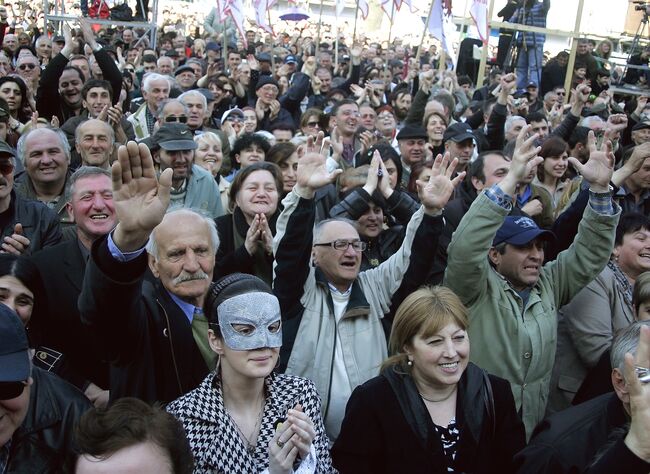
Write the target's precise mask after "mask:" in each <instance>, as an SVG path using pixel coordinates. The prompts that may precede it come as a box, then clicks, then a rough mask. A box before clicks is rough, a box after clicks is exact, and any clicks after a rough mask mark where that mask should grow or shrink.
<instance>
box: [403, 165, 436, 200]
mask: <svg viewBox="0 0 650 474" xmlns="http://www.w3.org/2000/svg"><path fill="white" fill-rule="evenodd" d="M432 166H433V161H420V162H418V163H414V164H413V165H411V174H410V176H409V184H408V186H407V188H406V191H407V192H408V193H409V195H411V197H412V198H413V199H417V196H418V186H417V182H418V181H427V180H428V179H429V176H431V168H432Z"/></svg>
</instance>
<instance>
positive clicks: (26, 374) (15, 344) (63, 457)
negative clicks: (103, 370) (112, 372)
mask: <svg viewBox="0 0 650 474" xmlns="http://www.w3.org/2000/svg"><path fill="white" fill-rule="evenodd" d="M0 341H2V344H0V472H3V473H4V472H63V468H64V465H65V462H66V461H69V459H71V457H72V456H73V455H74V450H73V440H72V437H73V434H74V426H75V424H76V423H77V421H78V420H79V418H80V417H81V415H82V414H83V413H85V412H86V411H87V410H89V409H90V408H91V407H92V405H91V404H90V402H89V401H88V399H87V398H86V397H84V396H83V395H82V394H81V392H79V391H78V390H77V389H76V388H75V387H73V386H72V385H70V384H68V383H67V382H65V381H63V380H62V379H60V378H58V377H57V376H55V375H53V374H50V373H49V372H46V371H43V370H40V369H38V368H32V364H31V360H30V351H29V344H28V342H27V334H26V333H25V328H24V327H23V325H22V322H21V321H20V319H19V318H18V316H17V315H16V313H14V312H13V311H12V310H11V309H9V307H7V306H5V305H4V304H0Z"/></svg>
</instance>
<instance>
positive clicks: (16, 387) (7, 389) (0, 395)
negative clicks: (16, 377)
mask: <svg viewBox="0 0 650 474" xmlns="http://www.w3.org/2000/svg"><path fill="white" fill-rule="evenodd" d="M26 386H27V384H26V383H25V382H24V381H20V382H0V400H13V399H14V398H17V397H19V396H20V395H21V394H22V393H23V390H25V387H26Z"/></svg>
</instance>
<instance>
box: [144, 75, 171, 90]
mask: <svg viewBox="0 0 650 474" xmlns="http://www.w3.org/2000/svg"><path fill="white" fill-rule="evenodd" d="M155 81H165V82H167V87H169V88H170V89H171V87H172V83H171V81H170V80H169V77H167V76H163V75H162V74H158V73H157V72H148V73H147V74H145V75H144V77H143V79H142V90H144V91H145V92H151V83H152V82H155Z"/></svg>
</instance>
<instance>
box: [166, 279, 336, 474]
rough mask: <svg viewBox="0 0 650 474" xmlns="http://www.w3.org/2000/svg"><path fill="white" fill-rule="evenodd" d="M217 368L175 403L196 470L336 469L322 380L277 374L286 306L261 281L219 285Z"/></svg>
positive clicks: (213, 293)
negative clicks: (319, 390)
mask: <svg viewBox="0 0 650 474" xmlns="http://www.w3.org/2000/svg"><path fill="white" fill-rule="evenodd" d="M204 311H205V315H206V317H207V318H208V322H209V329H208V342H209V344H210V348H211V349H212V350H213V351H214V353H215V356H216V358H217V363H216V368H215V370H214V371H213V372H212V373H210V374H209V375H208V376H207V377H206V379H205V380H204V382H203V383H202V384H201V385H200V386H199V387H198V388H196V389H194V390H192V391H191V392H189V393H188V394H186V395H184V396H182V397H181V398H179V399H178V400H176V401H174V402H172V403H170V404H169V405H168V406H167V411H168V412H170V413H171V414H172V415H174V416H175V417H176V418H178V419H179V420H180V421H181V423H182V424H183V426H184V427H185V431H186V433H187V438H188V441H189V442H190V446H191V449H192V453H193V454H194V464H195V467H194V472H196V473H208V472H227V473H231V472H232V473H235V472H237V473H239V472H241V473H253V472H268V473H269V474H279V473H282V474H284V473H289V472H295V473H296V474H300V473H314V472H318V473H323V474H327V473H331V472H335V471H334V469H333V468H332V464H331V458H330V454H329V441H328V439H327V436H326V434H325V429H324V427H323V422H322V415H321V405H320V398H319V396H318V393H317V392H316V387H315V386H314V384H313V383H312V382H311V381H309V380H307V379H303V378H301V377H296V376H292V375H285V374H277V373H275V372H274V370H273V369H274V368H275V367H276V365H277V364H278V362H279V360H278V358H279V352H280V346H281V345H282V320H281V317H280V304H279V302H278V300H277V298H276V297H275V296H274V295H273V292H272V291H271V288H270V287H269V286H268V285H266V284H265V283H264V282H263V281H261V280H260V279H259V278H256V277H254V276H251V275H244V274H241V273H236V274H233V275H228V276H227V277H225V278H223V279H221V280H219V281H218V282H216V283H213V284H212V286H211V287H210V290H209V292H208V296H207V297H206V300H205V304H204Z"/></svg>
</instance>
